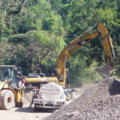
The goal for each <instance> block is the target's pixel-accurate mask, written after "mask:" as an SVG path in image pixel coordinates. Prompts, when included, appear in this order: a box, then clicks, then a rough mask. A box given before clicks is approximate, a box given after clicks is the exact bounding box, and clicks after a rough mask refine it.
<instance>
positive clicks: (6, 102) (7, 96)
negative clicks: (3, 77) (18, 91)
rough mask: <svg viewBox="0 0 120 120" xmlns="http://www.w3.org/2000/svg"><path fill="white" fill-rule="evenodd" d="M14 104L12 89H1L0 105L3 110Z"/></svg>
mask: <svg viewBox="0 0 120 120" xmlns="http://www.w3.org/2000/svg"><path fill="white" fill-rule="evenodd" d="M14 106H15V97H14V94H13V92H12V91H10V90H2V91H1V93H0V107H1V108H2V109H3V110H10V109H11V108H13V107H14Z"/></svg>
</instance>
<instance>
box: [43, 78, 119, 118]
mask: <svg viewBox="0 0 120 120" xmlns="http://www.w3.org/2000/svg"><path fill="white" fill-rule="evenodd" d="M119 88H120V85H118V84H116V82H114V79H113V78H106V79H104V80H103V81H102V82H100V83H97V84H95V85H93V86H90V88H88V89H85V90H84V92H83V93H82V95H81V96H80V97H78V98H77V99H76V100H74V101H73V102H71V103H70V104H69V105H67V106H65V107H62V108H61V109H59V110H58V111H55V112H54V113H53V114H51V115H50V116H48V117H47V118H45V119H44V120H85V119H89V120H98V119H100V120H105V119H108V120H119V119H120V102H119V101H120V95H118V94H117V93H119V92H120V89H119Z"/></svg>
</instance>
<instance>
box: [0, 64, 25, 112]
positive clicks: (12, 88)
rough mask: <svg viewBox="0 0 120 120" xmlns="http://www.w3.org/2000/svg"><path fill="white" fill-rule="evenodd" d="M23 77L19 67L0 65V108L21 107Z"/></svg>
mask: <svg viewBox="0 0 120 120" xmlns="http://www.w3.org/2000/svg"><path fill="white" fill-rule="evenodd" d="M23 89H24V79H23V77H22V72H21V68H20V67H16V66H15V65H0V108H1V109H4V110H9V109H11V108H12V107H22V106H23V102H22V96H23Z"/></svg>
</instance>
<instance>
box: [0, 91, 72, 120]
mask: <svg viewBox="0 0 120 120" xmlns="http://www.w3.org/2000/svg"><path fill="white" fill-rule="evenodd" d="M31 97H32V93H25V95H24V105H23V107H22V108H12V109H11V110H2V109H0V120H43V119H44V118H46V117H47V116H49V115H51V114H52V113H53V112H54V111H55V110H52V109H47V110H42V111H38V112H35V111H34V108H33V106H32V108H31V109H30V108H28V107H29V105H30V101H31ZM72 101H73V100H70V101H67V103H66V105H67V104H69V103H70V102H72Z"/></svg>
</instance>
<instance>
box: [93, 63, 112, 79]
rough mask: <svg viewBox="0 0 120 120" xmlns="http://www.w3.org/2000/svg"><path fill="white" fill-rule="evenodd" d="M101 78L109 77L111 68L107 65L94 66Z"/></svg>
mask: <svg viewBox="0 0 120 120" xmlns="http://www.w3.org/2000/svg"><path fill="white" fill-rule="evenodd" d="M94 70H95V71H97V72H98V73H99V74H100V75H101V76H102V77H103V78H106V77H110V76H111V74H112V70H111V68H110V66H109V65H105V66H103V67H97V68H94Z"/></svg>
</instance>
